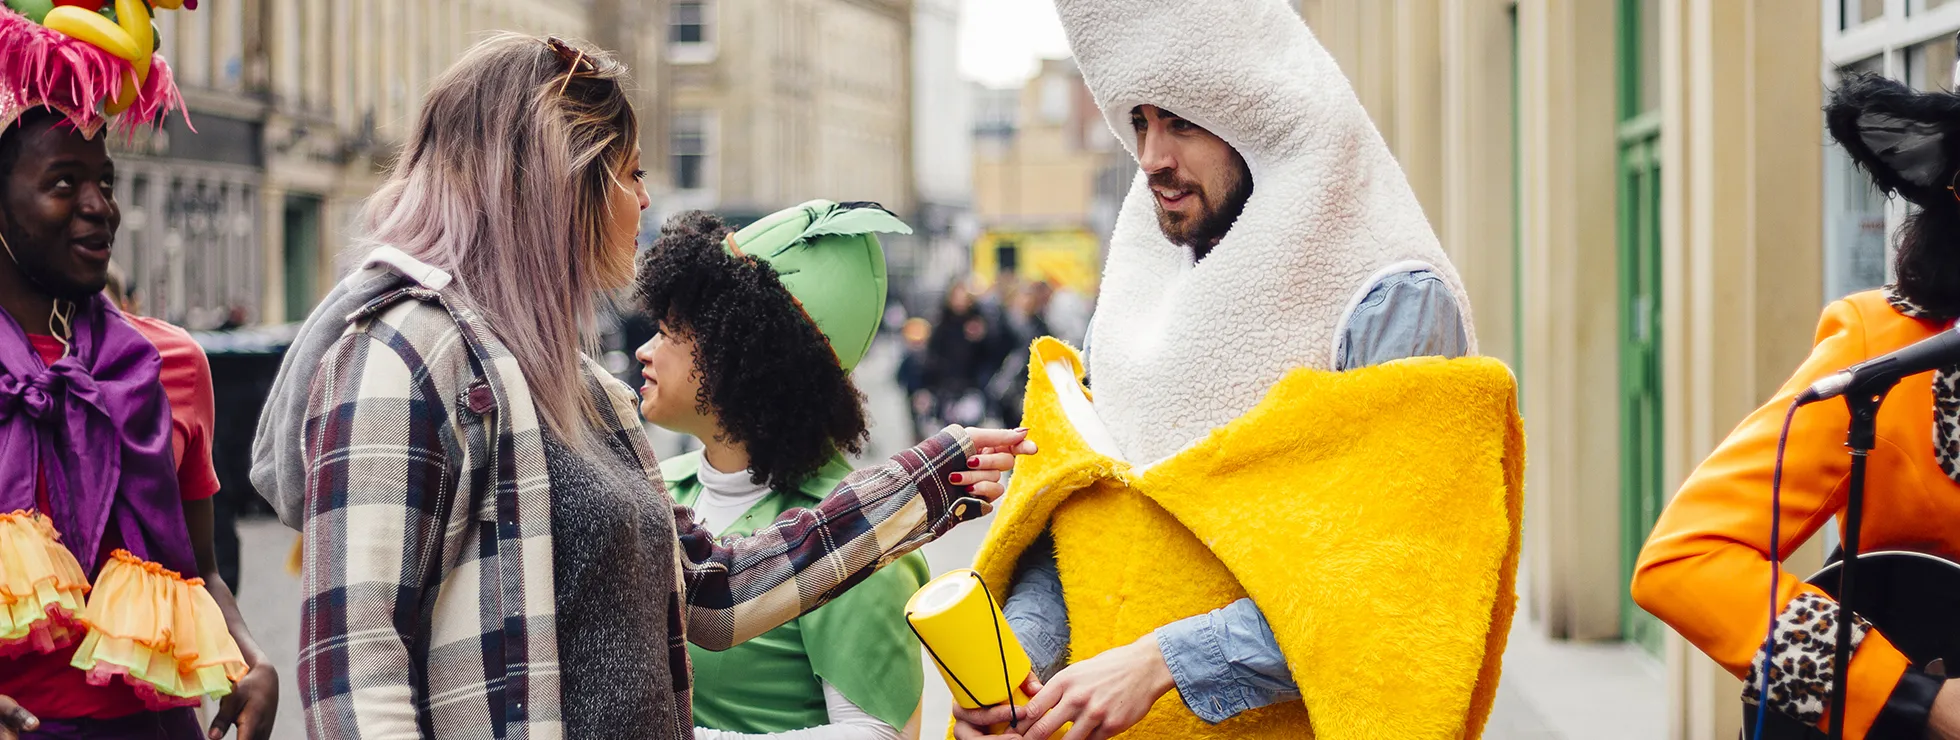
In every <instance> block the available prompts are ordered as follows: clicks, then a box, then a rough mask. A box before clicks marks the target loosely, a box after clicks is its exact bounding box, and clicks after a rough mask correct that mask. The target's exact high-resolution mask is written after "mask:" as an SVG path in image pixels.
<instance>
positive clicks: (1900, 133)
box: [1824, 73, 1960, 209]
mask: <svg viewBox="0 0 1960 740" xmlns="http://www.w3.org/2000/svg"><path fill="white" fill-rule="evenodd" d="M1824 120H1825V123H1826V125H1827V126H1828V127H1829V129H1830V131H1831V138H1833V139H1836V140H1837V143H1838V145H1839V146H1842V147H1844V150H1845V152H1846V153H1848V154H1850V155H1851V159H1852V161H1854V162H1857V163H1858V166H1859V167H1860V168H1862V169H1864V170H1865V172H1866V173H1868V174H1870V175H1871V179H1872V183H1873V184H1875V185H1877V186H1878V188H1879V189H1880V190H1882V191H1884V192H1885V193H1886V194H1888V195H1889V194H1897V195H1899V196H1900V197H1903V198H1905V199H1906V200H1908V201H1911V202H1913V203H1915V204H1918V205H1919V207H1921V208H1928V209H1931V208H1941V209H1944V208H1951V207H1954V206H1960V201H1956V200H1955V198H1956V195H1955V191H1954V190H1952V187H1953V185H1954V183H1953V179H1954V173H1955V172H1956V171H1960V161H1956V160H1957V159H1960V158H1957V157H1956V154H1960V136H1955V135H1954V134H1956V133H1960V95H1956V94H1954V93H1950V92H1920V91H1918V90H1914V89H1912V88H1911V87H1908V86H1906V85H1905V83H1902V82H1899V81H1897V80H1893V79H1889V78H1887V77H1884V76H1881V75H1876V74H1870V73H1855V74H1850V75H1846V76H1845V78H1844V80H1843V81H1842V82H1841V83H1840V84H1839V85H1838V87H1837V89H1836V90H1833V91H1832V92H1831V100H1830V103H1829V104H1828V105H1826V106H1825V107H1824Z"/></svg>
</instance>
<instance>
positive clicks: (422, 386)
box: [298, 322, 448, 740]
mask: <svg viewBox="0 0 1960 740" xmlns="http://www.w3.org/2000/svg"><path fill="white" fill-rule="evenodd" d="M442 397H443V396H442V394H441V393H439V392H438V391H437V390H436V389H435V387H434V385H433V382H432V381H431V379H430V374H429V373H428V372H427V364H426V363H425V362H424V361H423V358H420V357H418V356H416V350H415V349H414V347H413V346H411V345H410V343H409V342H407V341H405V340H404V339H403V338H402V337H401V335H399V334H396V333H395V332H394V331H393V330H392V329H390V328H389V327H388V326H387V325H385V324H382V323H379V322H377V323H375V324H373V325H371V326H370V328H369V330H368V331H366V332H365V333H353V334H349V335H348V336H346V337H343V338H342V339H341V340H340V341H339V342H338V343H337V344H336V345H335V346H334V348H333V349H332V350H331V351H330V352H329V353H328V356H327V360H326V362H325V363H324V364H323V366H322V367H321V369H320V371H319V373H318V374H317V375H316V376H315V377H314V379H313V383H312V388H311V392H310V397H309V401H308V405H307V409H308V414H307V423H306V441H305V460H306V465H307V474H306V514H305V523H304V528H303V531H304V532H305V540H304V541H305V552H304V562H305V565H304V576H303V581H304V582H303V584H302V588H303V589H304V591H305V593H306V600H305V603H304V607H303V611H302V614H301V626H300V656H299V676H298V678H299V685H300V695H301V702H302V708H303V709H304V711H305V716H306V726H307V732H308V735H309V736H311V737H332V738H359V739H362V740H372V739H374V738H420V737H428V736H430V735H429V734H428V732H427V731H428V730H429V729H430V726H429V717H428V716H427V714H426V712H425V711H424V710H425V709H426V707H427V701H426V699H427V697H423V696H417V695H416V694H417V693H418V692H417V690H416V689H415V688H414V687H415V686H416V685H417V681H415V680H414V676H413V673H414V672H415V671H417V670H418V667H417V663H418V662H417V661H416V660H415V659H414V657H413V651H412V650H411V641H412V640H414V639H415V637H414V636H415V635H416V634H417V633H418V631H419V630H420V625H421V624H422V621H423V617H424V615H423V614H422V613H421V605H422V604H423V594H424V592H425V591H428V590H431V589H434V588H435V585H436V584H435V583H434V581H435V580H436V578H437V576H436V575H434V573H433V572H432V570H433V569H432V567H431V561H432V559H433V558H434V557H435V556H434V555H433V554H432V553H431V552H430V549H431V548H432V547H434V546H435V543H436V542H438V541H439V530H438V529H437V528H438V527H440V526H442V525H441V521H442V517H441V515H440V512H439V511H438V507H439V506H440V505H441V504H440V502H441V501H442V500H443V499H444V497H445V495H446V494H447V489H448V485H447V483H448V479H447V476H446V469H447V468H446V463H445V461H444V457H443V452H442V451H443V449H444V447H443V444H442V440H441V438H440V435H441V434H442V433H443V430H444V429H445V428H446V427H447V425H446V423H445V422H444V421H443V420H444V419H445V418H447V408H446V407H445V405H444V404H443V403H442V402H441V399H442Z"/></svg>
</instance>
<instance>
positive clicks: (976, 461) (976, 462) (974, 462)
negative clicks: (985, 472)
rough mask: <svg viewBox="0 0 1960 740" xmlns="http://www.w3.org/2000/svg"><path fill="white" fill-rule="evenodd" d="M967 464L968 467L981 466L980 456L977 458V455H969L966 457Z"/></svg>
mask: <svg viewBox="0 0 1960 740" xmlns="http://www.w3.org/2000/svg"><path fill="white" fill-rule="evenodd" d="M966 466H967V467H969V468H977V467H980V458H977V457H969V458H967V459H966Z"/></svg>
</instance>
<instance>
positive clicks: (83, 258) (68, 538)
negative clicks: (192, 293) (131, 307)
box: [0, 0, 279, 740]
mask: <svg viewBox="0 0 1960 740" xmlns="http://www.w3.org/2000/svg"><path fill="white" fill-rule="evenodd" d="M184 5H185V0H147V1H146V0H117V2H116V7H115V8H114V15H113V20H112V16H111V15H109V14H108V13H105V12H97V11H93V10H85V9H83V8H81V7H76V6H69V5H62V6H53V5H52V4H51V3H50V2H49V0H5V6H4V7H0V740H83V739H87V740H137V739H139V738H140V739H142V740H195V739H196V738H199V737H208V738H211V739H212V740H217V739H218V738H221V737H224V736H225V735H226V734H227V733H229V732H230V731H231V730H232V729H233V728H234V727H235V728H236V729H237V731H238V733H237V734H238V736H239V737H241V738H250V739H252V740H263V739H264V738H267V737H269V736H270V735H271V732H272V723H273V715H274V712H275V710H276V709H277V706H278V686H279V680H278V674H277V673H276V672H275V671H274V670H273V667H272V666H271V665H270V664H269V663H268V662H266V660H265V659H264V655H263V653H262V652H261V651H260V650H259V648H258V646H257V644H256V643H254V642H253V640H252V637H251V634H250V633H249V632H248V631H247V630H246V628H245V624H244V620H243V619H241V618H240V617H239V613H238V606H237V604H236V603H235V601H234V600H233V598H232V595H231V591H230V590H229V589H228V588H227V587H226V586H225V584H224V582H223V581H222V580H221V579H219V578H218V577H217V565H216V560H217V559H216V556H215V554H214V548H213V545H212V537H211V534H212V504H211V496H212V494H214V493H216V492H217V477H216V475H215V474H214V473H213V470H212V465H211V447H210V444H211V437H210V432H211V426H212V416H213V414H212V390H211V376H210V366H209V365H208V364H207V362H206V361H205V358H204V354H203V352H202V350H200V349H198V347H197V345H196V344H195V343H194V342H192V341H191V339H190V336H189V335H188V334H185V333H184V332H183V331H182V330H181V329H177V328H176V327H173V326H170V325H168V324H165V323H163V322H160V321H156V320H154V319H147V318H143V317H140V316H131V315H126V314H124V313H123V312H122V311H121V310H119V309H117V308H116V307H115V306H114V304H112V303H111V302H110V301H109V300H108V299H107V298H106V297H104V296H103V294H102V290H103V286H104V285H105V284H106V283H107V277H108V270H109V264H110V262H109V258H110V254H111V253H112V252H113V250H114V248H115V237H116V230H117V228H118V226H119V225H120V224H121V220H122V219H121V211H120V209H119V208H118V206H117V204H116V195H115V179H116V174H115V170H116V166H115V162H114V161H113V160H112V159H111V158H110V156H109V151H108V148H107V147H106V145H105V140H106V139H107V138H108V136H109V135H110V133H109V131H108V130H109V129H112V128H113V129H117V131H118V132H120V133H124V134H128V133H132V132H134V131H135V130H137V129H138V128H139V127H143V126H155V125H158V124H159V123H160V122H161V121H162V119H163V117H164V116H166V115H169V114H170V113H172V112H181V111H182V110H183V100H182V98H181V97H180V96H179V95H178V92H177V88H176V86H175V85H174V84H172V82H171V76H170V68H169V66H168V65H167V64H165V63H164V60H163V58H162V57H161V56H159V55H157V54H156V48H155V39H156V35H155V31H154V29H153V27H152V26H151V25H150V15H149V14H150V11H151V8H152V7H156V8H164V9H176V8H179V7H183V6H184ZM206 699H213V700H218V701H219V702H220V703H219V705H218V712H217V717H216V718H215V719H214V721H213V722H212V723H211V725H210V727H209V728H208V730H207V729H206V728H203V727H200V723H199V722H198V718H197V715H196V713H195V707H197V706H199V705H201V704H202V703H203V702H204V701H205V700H206Z"/></svg>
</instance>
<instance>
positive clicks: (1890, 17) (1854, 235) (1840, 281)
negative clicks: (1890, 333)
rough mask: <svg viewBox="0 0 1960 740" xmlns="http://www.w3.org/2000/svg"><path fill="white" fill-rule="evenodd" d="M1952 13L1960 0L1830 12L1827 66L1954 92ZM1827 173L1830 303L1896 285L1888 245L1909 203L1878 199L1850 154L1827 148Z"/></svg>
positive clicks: (1879, 1)
mask: <svg viewBox="0 0 1960 740" xmlns="http://www.w3.org/2000/svg"><path fill="white" fill-rule="evenodd" d="M1948 5H1952V6H1956V7H1960V0H1908V1H1907V2H1901V3H1887V2H1884V1H1883V0H1841V1H1840V2H1837V3H1832V4H1830V5H1827V6H1826V10H1827V12H1826V13H1825V15H1826V17H1825V19H1824V28H1825V34H1824V57H1825V60H1826V61H1827V62H1829V64H1830V65H1831V66H1832V67H1834V68H1835V69H1837V70H1838V71H1839V73H1840V74H1851V73H1869V74H1884V75H1889V76H1891V77H1894V78H1896V79H1899V80H1901V81H1903V82H1905V83H1906V84H1908V85H1911V86H1913V87H1915V88H1917V89H1920V90H1951V89H1953V87H1954V83H1955V80H1954V61H1955V53H1956V49H1955V43H1954V34H1955V32H1957V31H1960V12H1955V11H1953V10H1951V9H1948V8H1945V7H1944V6H1948ZM1936 10H1937V11H1938V12H1934V11H1936ZM1819 123H1820V124H1821V123H1822V122H1821V121H1819ZM1823 167H1824V296H1823V297H1824V299H1825V300H1827V301H1829V300H1836V299H1838V298H1842V297H1844V296H1846V295H1849V294H1851V293H1856V292H1859V291H1863V290H1870V289H1872V288H1876V287H1879V286H1882V285H1884V284H1886V283H1887V282H1888V281H1889V280H1890V279H1891V269H1890V268H1891V261H1892V259H1891V258H1892V253H1891V249H1890V246H1889V245H1890V244H1891V243H1892V242H1893V241H1895V239H1896V235H1897V233H1898V229H1899V225H1900V224H1901V223H1903V222H1904V220H1905V218H1906V216H1907V215H1909V213H1910V211H1909V209H1908V207H1907V205H1906V204H1905V202H1904V201H1902V200H1888V199H1886V198H1885V197H1884V196H1883V195H1881V194H1879V193H1878V191H1877V190H1876V189H1874V188H1873V187H1872V185H1871V181H1870V180H1869V179H1868V178H1867V177H1866V176H1865V174H1864V173H1863V172H1861V171H1859V169H1858V168H1857V167H1856V166H1855V165H1854V164H1853V163H1852V162H1851V158H1850V157H1849V156H1847V155H1845V153H1844V151H1843V149H1841V148H1839V147H1836V146H1831V147H1827V148H1826V151H1825V154H1824V162H1823Z"/></svg>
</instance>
